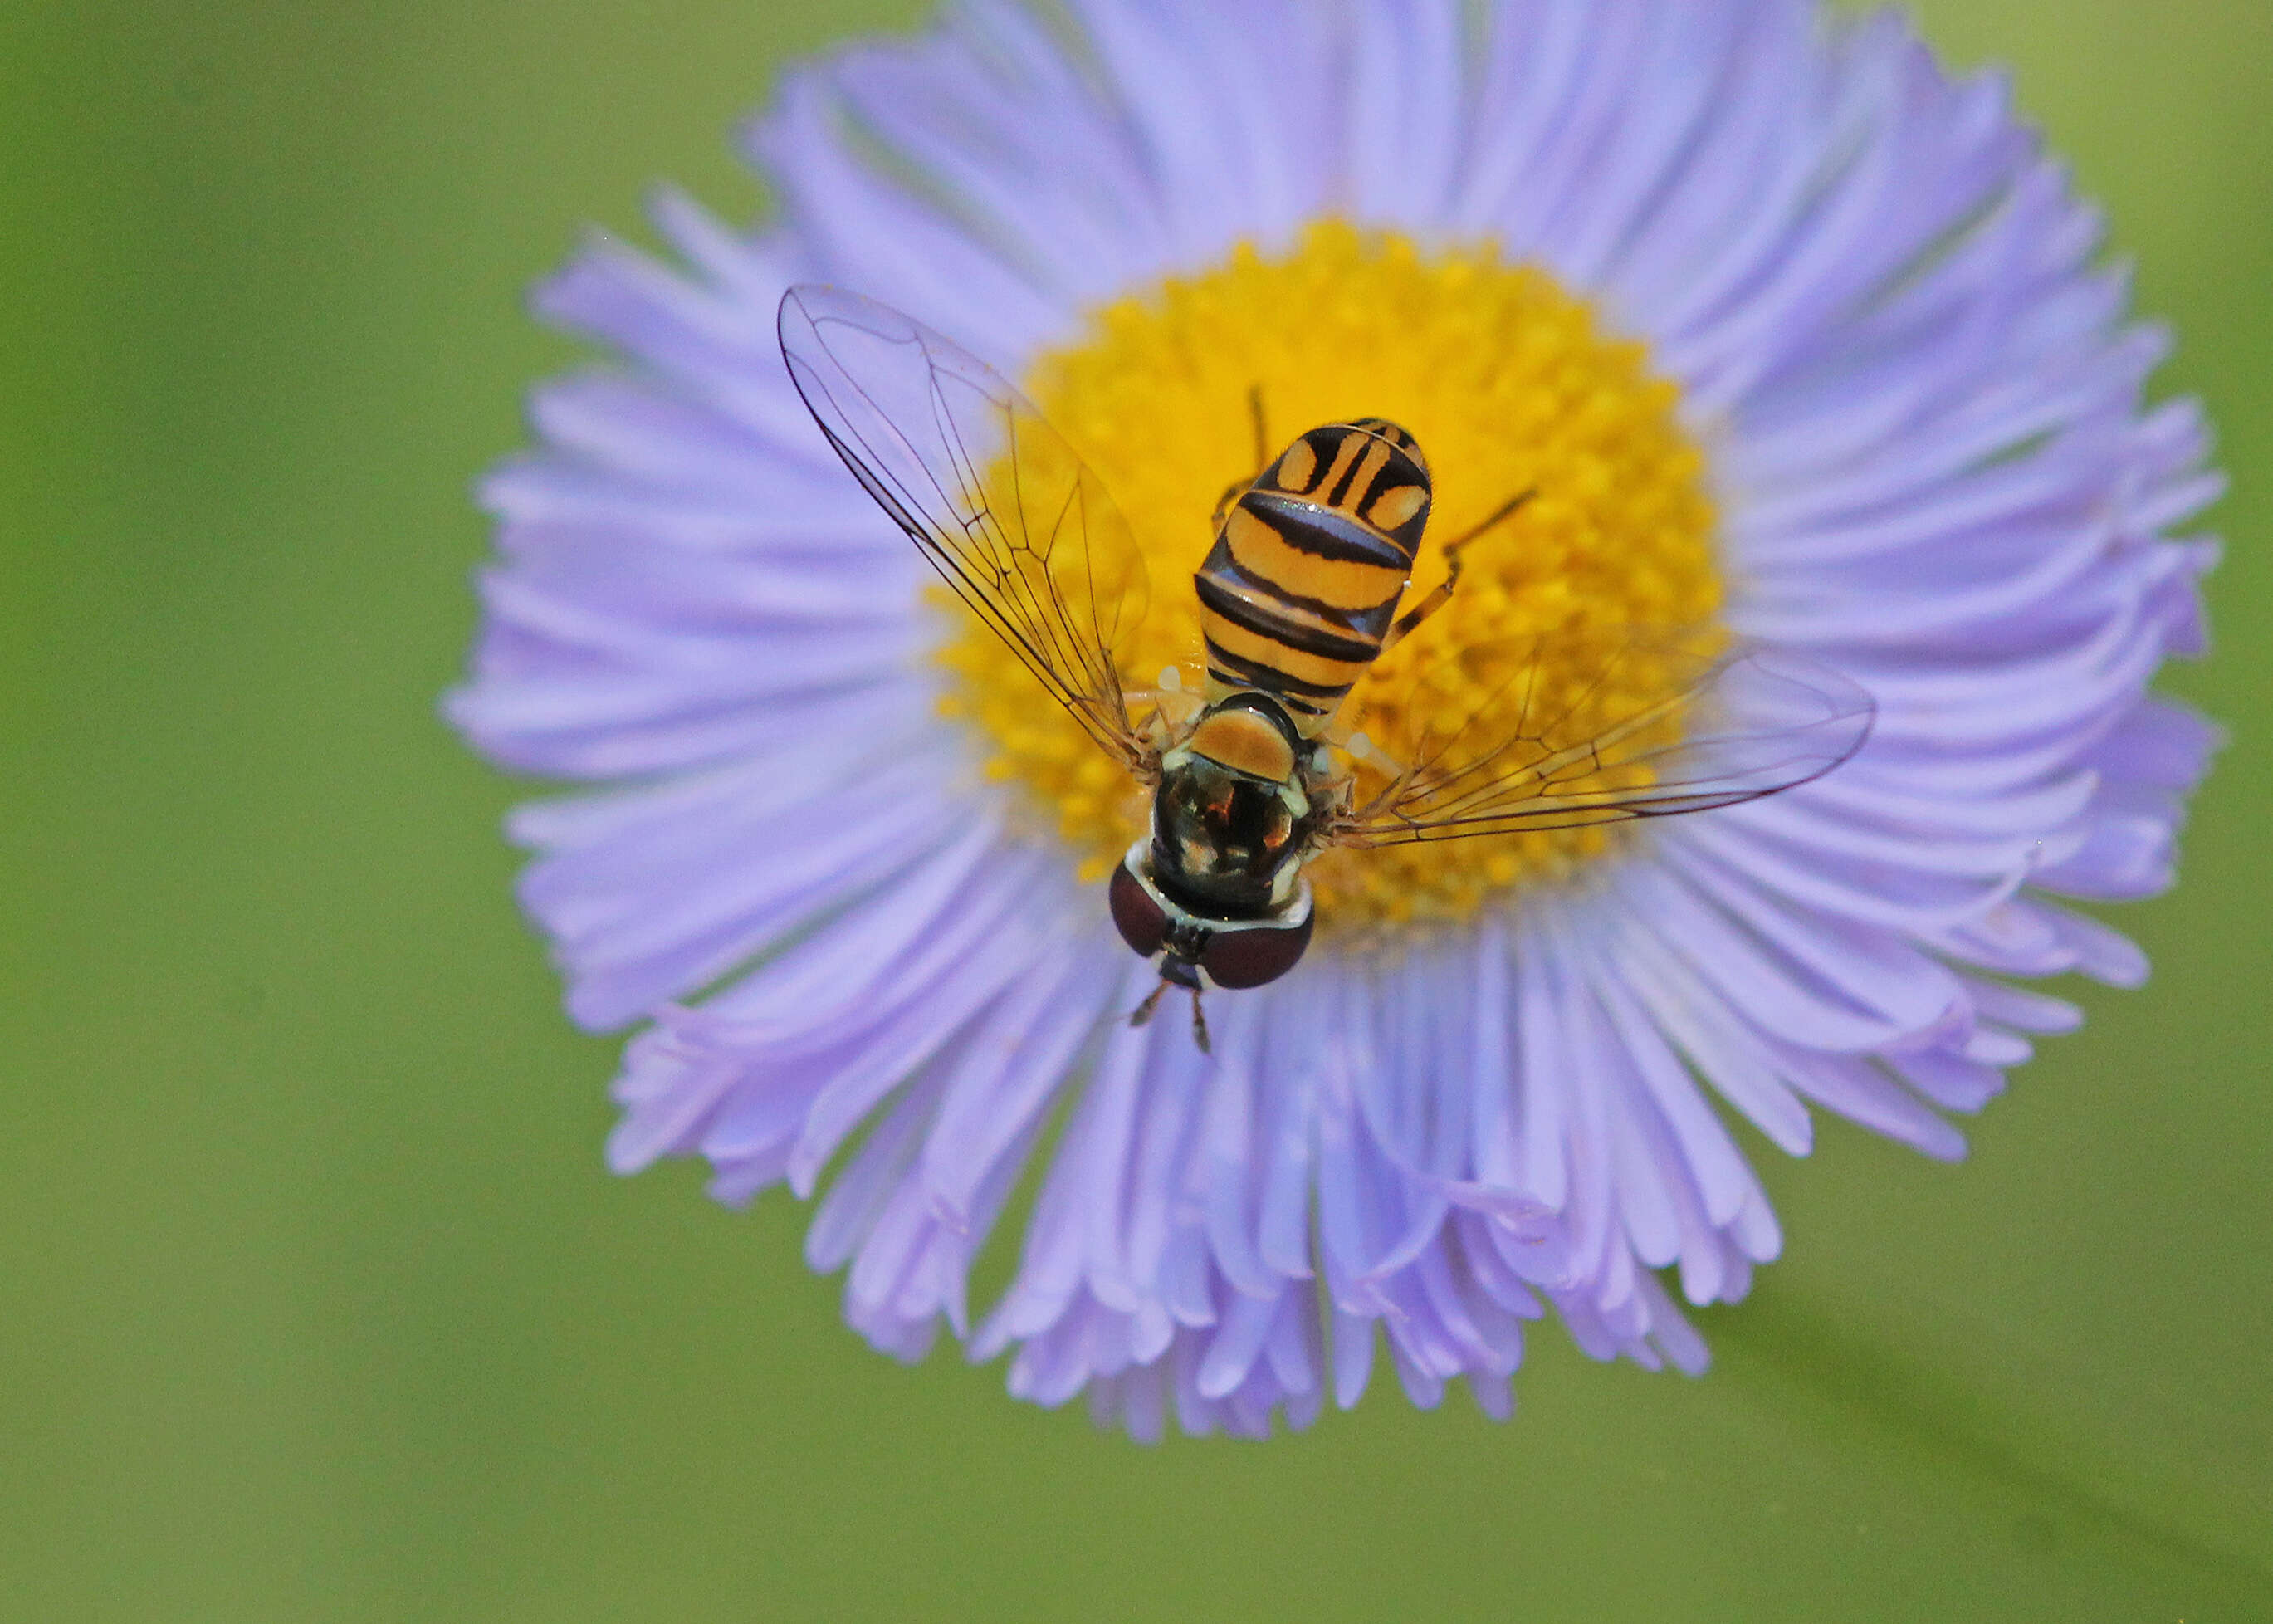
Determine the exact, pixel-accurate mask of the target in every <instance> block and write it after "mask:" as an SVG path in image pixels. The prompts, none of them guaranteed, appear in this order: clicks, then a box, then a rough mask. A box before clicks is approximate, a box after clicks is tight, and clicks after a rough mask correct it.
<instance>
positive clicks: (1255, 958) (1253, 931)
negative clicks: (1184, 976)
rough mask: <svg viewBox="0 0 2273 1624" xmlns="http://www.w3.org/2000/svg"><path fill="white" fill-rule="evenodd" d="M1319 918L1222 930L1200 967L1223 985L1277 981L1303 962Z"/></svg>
mask: <svg viewBox="0 0 2273 1624" xmlns="http://www.w3.org/2000/svg"><path fill="white" fill-rule="evenodd" d="M1316 918H1317V915H1316V914H1304V915H1303V916H1302V923H1301V924H1299V925H1284V926H1275V927H1272V926H1264V927H1256V928H1250V929H1246V930H1219V931H1217V932H1216V933H1215V935H1213V936H1210V937H1209V938H1208V944H1207V946H1206V947H1205V948H1204V949H1203V950H1202V951H1201V953H1200V968H1201V969H1203V970H1204V971H1206V972H1207V975H1208V980H1210V981H1213V982H1214V983H1215V984H1216V985H1217V986H1219V987H1223V988H1230V989H1238V988H1242V987H1260V986H1262V985H1263V984H1264V982H1265V981H1277V980H1278V979H1279V977H1280V976H1282V975H1284V974H1287V971H1289V970H1291V969H1293V968H1294V966H1296V965H1297V964H1299V963H1300V962H1302V951H1303V950H1304V949H1305V948H1307V947H1309V945H1310V924H1311V921H1313V920H1315V919H1316ZM1122 934H1123V935H1126V934H1127V932H1125V931H1124V932H1123V933H1122Z"/></svg>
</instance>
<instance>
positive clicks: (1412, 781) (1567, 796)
mask: <svg viewBox="0 0 2273 1624" xmlns="http://www.w3.org/2000/svg"><path fill="white" fill-rule="evenodd" d="M1479 665H1481V666H1482V670H1481V671H1479V669H1478V667H1479ZM1479 694H1481V695H1482V698H1481V699H1479V698H1478V697H1477V695H1479ZM1389 709H1390V711H1391V714H1390V726H1389V727H1388V729H1387V730H1386V731H1387V732H1388V733H1389V735H1390V736H1389V737H1388V738H1386V739H1384V740H1383V741H1379V743H1380V744H1381V745H1384V746H1385V747H1386V751H1387V754H1386V758H1385V759H1384V760H1383V761H1382V764H1381V765H1380V766H1378V767H1376V768H1373V769H1371V770H1370V772H1371V777H1370V778H1368V777H1367V776H1366V774H1364V773H1361V777H1360V784H1361V794H1360V797H1359V801H1358V804H1357V806H1356V808H1355V809H1354V811H1352V812H1351V813H1349V814H1347V815H1346V816H1345V817H1344V818H1343V820H1342V821H1341V823H1339V825H1338V826H1337V827H1336V828H1335V829H1334V830H1333V831H1332V832H1331V834H1330V836H1329V838H1330V839H1331V840H1332V843H1333V844H1335V845H1339V846H1357V847H1370V846H1397V845H1404V844H1408V843H1411V842H1414V841H1422V840H1450V839H1457V838H1462V837H1467V836H1474V835H1489V834H1510V833H1517V832H1521V831H1534V830H1545V829H1563V828H1571V827H1574V826H1579V825H1583V824H1590V823H1619V822H1624V821H1628V820H1632V819H1635V818H1645V817H1671V816H1678V815H1679V814H1682V813H1685V812H1701V811H1706V810H1709V809H1710V808H1714V807H1726V806H1733V805H1736V804H1737V803H1738V802H1740V801H1754V800H1758V799H1759V797H1761V796H1763V795H1773V794H1774V793H1777V792H1778V791H1780V790H1786V789H1789V788H1791V787H1792V786H1795V785H1799V784H1804V783H1806V782H1807V781H1808V780H1809V779H1811V778H1820V777H1821V776H1822V775H1823V774H1825V773H1827V772H1828V771H1831V770H1832V769H1833V768H1834V767H1836V766H1837V765H1839V763H1842V762H1843V761H1845V760H1846V759H1847V758H1848V757H1849V756H1852V755H1853V754H1854V753H1855V752H1856V751H1857V750H1858V749H1860V748H1862V745H1863V741H1864V739H1866V738H1867V737H1869V735H1870V731H1871V724H1872V719H1873V718H1874V717H1875V715H1876V707H1875V705H1874V704H1873V703H1872V699H1871V696H1870V695H1869V694H1867V693H1866V692H1864V690H1863V689H1862V688H1858V687H1857V686H1856V684H1854V683H1853V682H1851V681H1849V680H1848V679H1847V678H1845V677H1842V676H1841V675H1840V674H1839V673H1836V672H1834V671H1831V670H1829V669H1827V668H1826V667H1824V666H1821V665H1817V664H1815V663H1814V662H1813V661H1812V660H1809V659H1806V658H1803V657H1801V656H1798V655H1795V654H1790V653H1787V652H1785V651H1783V650H1774V649H1769V648H1767V647H1764V646H1763V645H1760V644H1758V643H1749V642H1745V641H1744V640H1742V639H1731V638H1729V637H1727V636H1725V635H1698V636H1683V635H1664V634H1656V633H1602V632H1594V633H1577V634H1570V635H1563V636H1556V637H1542V638H1538V639H1534V640H1532V641H1531V642H1530V643H1527V644H1525V645H1522V646H1520V647H1519V648H1517V649H1513V650H1506V651H1504V652H1503V653H1501V654H1500V655H1499V656H1497V658H1492V657H1486V656H1480V655H1479V654H1478V653H1477V651H1474V650H1468V651H1465V652H1464V653H1463V654H1461V655H1459V656H1448V657H1446V659H1445V660H1444V662H1443V663H1442V664H1440V665H1438V666H1437V667H1436V668H1434V669H1432V670H1424V671H1423V672H1422V673H1421V674H1420V675H1419V676H1418V677H1417V678H1416V679H1415V680H1414V682H1413V684H1412V687H1411V688H1410V689H1409V690H1408V692H1407V694H1406V695H1404V696H1403V698H1402V699H1401V701H1400V702H1399V703H1398V704H1397V705H1396V706H1394V707H1391V708H1389ZM1368 788H1370V789H1371V791H1372V793H1371V794H1370V797H1368V796H1367V794H1366V793H1364V792H1365V791H1366V790H1367V789H1368Z"/></svg>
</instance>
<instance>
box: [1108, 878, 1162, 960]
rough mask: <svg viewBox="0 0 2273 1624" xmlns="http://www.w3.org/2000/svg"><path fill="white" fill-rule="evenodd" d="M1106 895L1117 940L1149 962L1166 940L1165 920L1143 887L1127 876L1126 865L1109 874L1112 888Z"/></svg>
mask: <svg viewBox="0 0 2273 1624" xmlns="http://www.w3.org/2000/svg"><path fill="white" fill-rule="evenodd" d="M1106 898H1107V900H1108V902H1109V903H1110V905H1111V906H1112V908H1113V922H1114V926H1116V927H1117V928H1118V929H1119V930H1120V932H1121V940H1122V941H1123V942H1126V943H1128V944H1129V946H1130V947H1132V948H1134V949H1136V950H1137V957H1139V958H1141V959H1150V958H1151V957H1152V955H1153V954H1155V953H1157V952H1159V951H1160V948H1161V944H1164V943H1165V942H1167V939H1168V916H1167V914H1165V913H1163V912H1162V911H1161V908H1160V905H1159V903H1157V902H1155V901H1153V900H1152V896H1151V894H1150V893H1149V892H1147V891H1145V889H1144V883H1142V882H1141V881H1139V880H1138V879H1137V876H1135V875H1133V874H1131V873H1129V865H1128V864H1127V863H1125V862H1124V863H1121V865H1119V866H1118V867H1117V868H1114V870H1113V884H1112V886H1111V888H1110V889H1109V890H1108V891H1106Z"/></svg>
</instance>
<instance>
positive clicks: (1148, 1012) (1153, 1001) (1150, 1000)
mask: <svg viewBox="0 0 2273 1624" xmlns="http://www.w3.org/2000/svg"><path fill="white" fill-rule="evenodd" d="M1167 990H1168V978H1167V976H1165V975H1164V976H1162V977H1161V978H1160V980H1159V983H1158V984H1157V985H1156V986H1155V987H1154V988H1153V989H1152V991H1151V992H1150V993H1148V994H1146V995H1145V998H1144V1003H1142V1004H1138V1005H1137V1007H1136V1008H1135V1009H1133V1010H1131V1011H1129V1025H1130V1026H1143V1025H1144V1023H1145V1022H1146V1021H1148V1020H1150V1019H1152V1011H1154V1010H1156V1009H1158V1008H1159V1007H1160V995H1161V994H1162V993H1164V992H1166V991H1167ZM1202 1047H1203V1048H1204V1047H1205V1045H1204V1044H1203V1045H1202Z"/></svg>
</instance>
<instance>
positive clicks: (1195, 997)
mask: <svg viewBox="0 0 2273 1624" xmlns="http://www.w3.org/2000/svg"><path fill="white" fill-rule="evenodd" d="M1160 984H1161V985H1162V986H1163V987H1165V986H1167V982H1166V981H1163V982H1161V983H1160ZM1192 1041H1194V1042H1196V1043H1197V1044H1198V1045H1199V1046H1200V1053H1202V1054H1203V1055H1212V1054H1213V1053H1215V1050H1213V1049H1211V1048H1209V1047H1208V1034H1207V1011H1205V1010H1204V1009H1202V1008H1201V1007H1200V989H1198V988H1197V987H1195V988H1193V989H1192Z"/></svg>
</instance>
